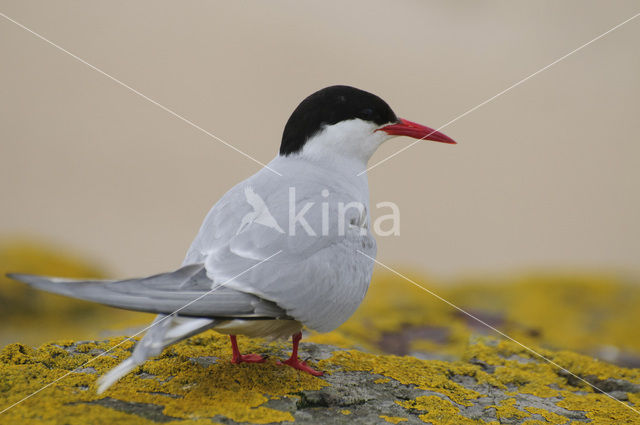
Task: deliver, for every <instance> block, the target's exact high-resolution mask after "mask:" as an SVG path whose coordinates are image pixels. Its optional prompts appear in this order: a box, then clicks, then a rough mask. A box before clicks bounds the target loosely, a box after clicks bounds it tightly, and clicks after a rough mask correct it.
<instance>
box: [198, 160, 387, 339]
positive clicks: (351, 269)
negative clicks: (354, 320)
mask: <svg viewBox="0 0 640 425" xmlns="http://www.w3.org/2000/svg"><path fill="white" fill-rule="evenodd" d="M292 174H294V175H295V173H292ZM301 175H302V176H308V175H309V172H308V170H307V172H306V173H305V172H302V171H301V173H298V174H297V176H298V178H297V179H296V180H295V181H285V180H280V179H283V178H285V177H279V176H273V178H272V180H273V181H270V179H271V177H270V176H269V175H266V176H265V175H263V176H262V178H261V179H259V180H258V179H256V180H253V179H249V180H248V181H247V182H245V184H249V185H251V186H252V187H253V190H254V192H255V193H256V194H257V195H259V196H260V197H261V198H262V199H264V200H265V204H266V206H267V207H268V209H269V212H270V214H271V215H272V216H273V217H275V218H276V220H277V221H279V223H278V224H279V226H280V227H281V228H283V229H286V230H288V232H287V233H285V234H283V233H281V232H279V231H278V230H277V229H274V228H271V227H269V226H265V225H263V224H261V223H258V222H252V223H249V224H248V225H246V226H245V227H244V228H243V230H242V231H241V232H237V230H238V227H239V226H240V218H239V217H242V216H243V215H244V212H245V208H246V207H247V205H248V204H247V201H246V200H245V199H244V196H243V188H242V186H240V185H239V186H236V187H235V188H234V189H232V191H230V192H229V193H228V194H227V195H225V198H223V199H222V200H221V201H222V202H221V203H220V204H219V205H216V206H215V207H214V208H213V209H212V211H211V212H210V213H209V215H208V216H207V219H205V222H204V223H203V226H202V228H201V229H200V233H199V234H198V237H197V238H196V240H195V241H194V244H193V246H192V248H191V250H190V254H189V255H188V256H187V260H186V261H188V260H189V259H191V260H192V259H196V258H198V259H199V260H200V261H202V262H203V263H204V264H205V267H206V270H207V274H208V276H209V277H210V278H211V279H212V280H213V281H214V282H216V284H224V285H225V287H227V288H233V289H235V290H237V291H239V292H244V293H248V294H254V295H257V296H259V297H260V298H262V299H266V300H270V301H272V302H274V303H275V304H277V305H278V307H280V308H282V309H283V310H285V311H286V313H287V315H289V316H291V317H292V318H294V319H296V320H298V321H300V322H302V323H304V324H305V325H307V326H308V327H310V328H312V329H315V330H318V331H328V330H331V329H334V328H336V327H337V326H339V325H340V324H341V323H343V322H344V321H345V320H346V319H347V318H348V317H349V316H351V314H352V313H353V312H354V311H355V309H356V308H357V307H358V306H359V305H360V303H361V301H362V299H363V298H364V295H365V293H366V291H367V288H368V285H369V282H370V280H371V275H372V272H373V261H372V260H371V259H370V258H368V257H367V256H369V257H375V251H376V246H375V240H374V239H373V236H372V235H371V233H370V232H369V231H368V229H365V231H364V232H363V231H362V230H363V229H361V228H360V227H358V226H355V227H357V228H354V226H351V225H347V226H346V229H345V232H343V233H342V234H340V233H339V232H337V229H336V228H335V226H330V229H329V233H328V234H326V235H324V234H322V229H321V228H320V227H318V224H319V223H321V220H322V217H321V216H322V210H321V208H320V207H318V208H315V209H311V210H309V212H308V214H306V215H305V217H306V219H307V220H308V222H309V223H312V224H313V225H314V226H315V232H316V235H309V234H308V233H307V232H306V231H305V230H304V229H301V228H300V227H297V231H296V233H295V234H291V231H290V230H291V229H290V228H289V227H290V226H289V225H287V224H288V223H287V222H286V217H288V216H289V205H290V204H289V190H290V188H291V187H295V188H296V190H297V193H298V194H311V197H307V198H304V197H302V196H299V198H297V199H296V202H297V211H300V210H301V208H302V207H303V206H304V205H305V204H306V203H307V202H312V201H315V202H317V204H316V205H319V203H320V202H323V201H326V199H325V198H323V197H321V195H320V194H321V193H322V189H324V188H326V184H325V183H324V182H323V181H322V180H321V179H318V183H317V184H315V183H314V182H310V181H309V180H305V181H300V178H299V177H300V176H301ZM330 192H331V195H330V196H331V197H337V198H338V199H335V198H334V199H332V200H333V202H331V203H329V205H331V206H335V205H337V203H338V201H342V202H344V203H348V202H350V201H352V200H353V199H354V198H356V199H359V198H357V196H358V194H357V193H356V195H353V193H354V192H356V191H355V190H350V188H344V187H334V188H330ZM313 196H315V198H313ZM365 199H366V198H365ZM331 208H332V207H331ZM349 213H354V214H355V213H356V212H354V211H350V212H349ZM330 214H334V211H331V212H330ZM335 214H336V215H337V213H335ZM357 215H358V220H359V218H360V217H359V216H360V213H358V214H357ZM283 218H284V219H283ZM358 220H356V221H358ZM350 222H351V220H350V219H349V218H347V223H350ZM225 232H226V233H225ZM236 233H237V234H236ZM359 251H361V252H364V253H365V254H367V256H364V255H361V254H360V253H359Z"/></svg>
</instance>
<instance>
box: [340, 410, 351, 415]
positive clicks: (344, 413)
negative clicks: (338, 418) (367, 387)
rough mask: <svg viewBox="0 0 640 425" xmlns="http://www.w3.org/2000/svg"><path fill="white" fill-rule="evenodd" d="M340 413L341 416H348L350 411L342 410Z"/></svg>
mask: <svg viewBox="0 0 640 425" xmlns="http://www.w3.org/2000/svg"><path fill="white" fill-rule="evenodd" d="M340 413H342V414H343V415H350V414H351V410H347V409H344V410H341V411H340Z"/></svg>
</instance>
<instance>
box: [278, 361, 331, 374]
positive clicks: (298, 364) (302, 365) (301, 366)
mask: <svg viewBox="0 0 640 425" xmlns="http://www.w3.org/2000/svg"><path fill="white" fill-rule="evenodd" d="M276 364H278V365H287V366H291V367H292V368H294V369H298V370H301V371H303V372H307V373H308V374H310V375H313V376H322V375H324V372H322V371H321V370H315V369H314V368H312V367H311V366H309V365H308V364H307V363H306V362H304V361H300V360H298V359H294V358H289V359H288V360H285V361H283V362H281V361H280V360H278V361H277V362H276Z"/></svg>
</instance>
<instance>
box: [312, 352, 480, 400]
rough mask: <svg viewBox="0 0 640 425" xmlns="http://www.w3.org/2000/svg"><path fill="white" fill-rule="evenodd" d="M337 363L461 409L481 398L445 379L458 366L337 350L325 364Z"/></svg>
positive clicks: (410, 358) (454, 371)
mask: <svg viewBox="0 0 640 425" xmlns="http://www.w3.org/2000/svg"><path fill="white" fill-rule="evenodd" d="M328 362H330V363H332V364H337V365H340V366H341V367H342V369H344V370H362V371H370V372H372V373H377V374H379V375H383V376H386V377H389V378H393V379H395V380H396V381H398V382H400V383H402V384H413V385H415V386H417V387H418V388H422V389H425V390H431V391H436V392H438V393H441V394H443V395H446V396H448V397H449V398H450V399H451V400H453V401H455V402H456V403H459V404H461V405H464V406H472V405H473V403H472V402H471V400H474V399H476V398H478V397H480V396H481V394H479V393H477V392H476V391H473V390H469V389H467V388H465V387H463V386H462V385H460V384H458V383H456V382H453V381H452V380H451V379H449V377H450V376H451V375H454V374H463V373H457V372H461V371H460V370H457V368H458V367H460V366H462V364H451V363H446V362H442V361H437V360H432V361H424V360H419V359H416V358H413V357H397V356H377V355H374V354H369V353H363V352H360V351H354V350H350V351H338V352H335V353H334V354H333V357H331V359H329V360H323V361H321V362H320V365H321V366H322V365H323V364H326V363H328Z"/></svg>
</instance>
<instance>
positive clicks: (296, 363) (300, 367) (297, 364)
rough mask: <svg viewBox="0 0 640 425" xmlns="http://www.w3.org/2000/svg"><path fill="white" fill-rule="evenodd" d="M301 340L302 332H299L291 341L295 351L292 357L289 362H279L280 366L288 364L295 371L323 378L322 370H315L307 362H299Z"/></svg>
mask: <svg viewBox="0 0 640 425" xmlns="http://www.w3.org/2000/svg"><path fill="white" fill-rule="evenodd" d="M301 339H302V332H298V333H297V334H295V335H293V336H292V337H291V340H292V341H293V351H292V353H291V357H289V359H288V360H285V361H283V362H280V361H278V362H277V364H279V365H283V364H286V365H288V366H291V367H292V368H294V369H298V370H301V371H303V372H307V373H308V374H310V375H313V376H322V375H323V374H324V372H322V371H320V370H315V369H314V368H312V367H311V366H309V365H307V364H306V363H305V362H301V361H300V360H298V343H299V342H300V340H301Z"/></svg>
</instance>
